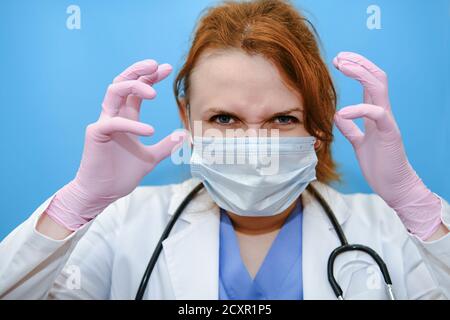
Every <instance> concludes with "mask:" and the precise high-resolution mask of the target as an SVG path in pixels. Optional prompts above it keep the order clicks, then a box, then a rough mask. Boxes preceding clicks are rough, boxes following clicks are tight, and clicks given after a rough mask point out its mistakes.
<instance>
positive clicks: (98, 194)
mask: <svg viewBox="0 0 450 320" xmlns="http://www.w3.org/2000/svg"><path fill="white" fill-rule="evenodd" d="M171 71H172V67H171V66H170V65H168V64H161V65H158V64H157V63H156V62H155V61H154V60H144V61H140V62H138V63H136V64H134V65H132V66H131V67H129V68H128V69H126V70H125V71H124V72H122V73H121V74H120V75H119V76H117V77H116V78H115V79H114V81H113V83H112V84H111V85H109V87H108V90H107V91H106V94H105V98H104V100H103V104H102V111H101V114H100V117H99V119H98V121H97V122H95V123H92V124H90V125H88V126H87V128H86V135H85V144H84V151H83V156H82V159H81V164H80V166H79V169H78V172H77V174H76V177H75V179H74V180H72V181H71V182H70V183H68V184H67V185H65V186H64V187H63V188H62V189H60V190H59V191H58V192H57V193H56V195H55V197H54V198H53V199H52V202H51V203H50V205H49V207H48V208H47V210H46V214H47V215H48V216H49V217H50V218H51V219H52V220H54V221H55V222H57V223H58V224H59V225H62V226H64V227H65V228H66V229H69V230H71V231H74V230H76V229H78V228H79V227H81V226H82V225H84V224H85V223H87V222H88V221H90V220H92V219H93V218H95V217H96V216H97V215H98V214H99V213H101V212H102V211H103V209H105V208H106V207H107V206H108V205H109V204H111V203H112V202H114V201H116V200H117V199H119V198H121V197H123V196H125V195H127V194H129V193H130V192H132V191H133V190H134V189H135V188H136V187H137V186H138V184H139V182H140V181H141V179H142V178H143V177H144V176H145V175H147V174H148V173H149V172H150V171H151V170H152V169H153V168H154V167H155V166H156V165H157V164H158V163H159V162H160V161H161V160H163V159H164V158H166V157H167V156H169V155H170V154H171V152H172V151H173V150H174V148H176V147H178V146H179V145H180V144H181V143H182V141H183V140H184V138H185V136H186V134H185V133H183V132H179V131H175V132H173V133H172V134H170V135H169V136H167V137H165V138H164V139H162V140H161V141H160V142H158V143H156V144H154V145H151V146H147V145H144V144H143V143H141V142H140V141H139V136H151V135H152V134H153V132H154V130H153V128H152V127H151V126H150V125H147V124H144V123H142V122H139V113H140V106H141V102H142V99H154V98H155V96H156V91H155V90H154V89H153V87H152V85H153V84H155V83H157V82H159V81H161V80H163V79H164V78H166V77H167V76H168V75H169V74H170V72H171Z"/></svg>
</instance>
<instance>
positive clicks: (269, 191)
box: [191, 137, 317, 216]
mask: <svg viewBox="0 0 450 320" xmlns="http://www.w3.org/2000/svg"><path fill="white" fill-rule="evenodd" d="M193 142H194V143H193V144H194V148H193V152H192V157H191V173H192V176H193V177H197V178H199V179H200V180H201V181H203V184H204V185H205V188H206V189H207V191H208V193H209V194H210V196H211V197H212V199H213V200H214V201H215V202H216V203H217V205H218V206H219V207H221V208H223V209H225V210H227V211H230V212H232V213H235V214H238V215H241V216H272V215H276V214H279V213H281V212H282V211H284V210H286V209H287V208H288V207H289V206H290V205H291V204H292V203H293V202H294V201H295V200H296V199H298V197H299V196H300V194H301V193H302V192H303V191H304V190H305V188H306V187H307V186H308V184H309V183H310V182H311V181H313V180H315V179H316V170H315V168H316V164H317V156H316V153H315V150H314V143H315V138H314V137H279V138H278V137H277V138H275V139H274V138H267V137H262V138H261V137H259V138H258V137H234V138H216V137H194V140H193ZM238 159H239V160H241V162H239V161H238Z"/></svg>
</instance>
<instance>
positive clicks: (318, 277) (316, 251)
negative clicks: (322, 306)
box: [302, 181, 357, 300]
mask: <svg viewBox="0 0 450 320" xmlns="http://www.w3.org/2000/svg"><path fill="white" fill-rule="evenodd" d="M312 185H313V186H314V187H315V188H316V189H317V191H318V192H319V193H320V194H321V195H322V197H323V198H324V199H325V201H326V202H327V203H328V205H329V206H330V208H331V209H332V210H333V212H334V214H335V216H336V218H337V220H338V222H339V224H340V225H341V226H343V224H344V223H345V222H346V220H347V219H348V218H349V216H350V211H349V208H348V206H347V204H346V203H345V201H344V199H343V198H342V196H341V195H340V194H339V193H338V192H337V191H335V190H334V189H332V188H331V187H328V186H327V185H325V184H323V183H320V182H317V181H316V182H313V183H312ZM302 201H303V229H302V236H303V242H302V243H303V248H302V249H303V261H302V263H303V265H302V266H303V296H304V299H305V300H311V299H336V296H335V295H334V292H333V290H332V289H331V287H330V284H329V282H328V275H327V263H328V257H329V256H330V253H331V252H332V251H333V250H334V249H335V248H336V247H338V246H339V245H340V242H339V238H338V237H337V234H336V232H335V230H334V228H333V226H332V224H331V222H330V221H329V219H328V217H327V215H326V213H325V211H324V210H323V208H322V207H321V205H320V204H319V202H318V201H317V200H316V199H315V198H314V197H313V196H312V195H311V194H310V193H309V192H308V191H305V192H303V194H302ZM349 241H351V239H349ZM356 255H357V253H356V252H354V251H351V252H346V253H345V258H344V254H343V255H342V259H339V258H338V259H336V261H335V267H334V274H335V276H336V279H337V281H338V283H339V284H340V286H341V288H342V290H343V292H344V296H345V293H346V291H347V287H348V285H349V283H350V278H351V274H350V273H348V272H347V273H345V274H344V275H343V276H339V274H340V272H339V270H341V268H342V266H343V264H344V263H345V261H352V259H354V258H355V257H356ZM340 258H341V257H340Z"/></svg>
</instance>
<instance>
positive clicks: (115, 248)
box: [0, 0, 450, 299]
mask: <svg viewBox="0 0 450 320" xmlns="http://www.w3.org/2000/svg"><path fill="white" fill-rule="evenodd" d="M333 63H334V66H335V67H336V68H337V69H338V70H340V71H341V72H343V73H344V74H345V75H347V76H349V77H350V78H353V79H356V80H358V81H359V82H360V83H361V84H362V86H363V88H364V93H365V94H364V101H363V103H361V104H359V105H355V106H348V107H345V108H343V109H341V110H340V111H338V112H336V93H335V89H334V86H333V83H332V80H331V77H330V73H329V70H327V67H326V65H325V63H324V61H323V60H322V58H321V55H320V52H319V48H318V45H317V40H316V38H315V35H314V30H313V28H312V26H311V25H310V24H309V22H308V21H307V20H306V19H305V18H304V17H303V16H302V15H301V14H300V13H299V12H298V11H296V10H295V8H294V7H293V6H291V5H290V4H289V3H287V2H285V1H281V0H260V1H257V0H255V1H244V2H225V3H222V4H219V5H218V6H216V7H213V8H210V9H209V10H208V11H207V12H206V13H205V14H204V15H203V17H202V18H201V20H200V21H199V23H198V26H197V28H196V30H195V36H194V38H193V43H192V46H191V48H190V50H189V53H188V55H187V58H186V61H185V63H184V65H183V67H182V68H181V70H180V71H179V73H178V75H177V77H176V79H175V83H174V91H175V97H176V100H177V103H178V107H179V111H180V116H181V118H182V120H183V122H184V125H185V128H186V129H187V131H189V135H188V134H187V133H186V131H185V132H184V133H180V132H175V133H173V134H171V135H170V136H168V137H166V138H165V139H163V140H162V141H160V142H159V143H157V144H155V145H152V146H147V145H144V144H142V143H141V142H140V141H139V139H138V137H139V136H150V135H152V133H153V128H152V127H151V126H149V125H147V124H144V123H142V122H139V113H140V104H141V101H142V100H143V99H153V98H154V97H155V95H156V92H155V90H154V88H153V85H154V84H156V83H157V82H159V81H161V80H163V79H164V78H166V77H167V76H168V75H169V73H170V72H171V70H172V68H171V66H170V65H168V64H158V63H156V62H155V61H153V60H145V61H141V62H138V63H136V64H134V65H132V66H131V67H129V68H128V69H126V70H125V71H124V72H123V73H121V74H120V75H119V76H117V77H116V78H115V79H114V81H113V83H112V84H111V85H110V86H109V87H108V90H107V92H106V95H105V99H104V102H103V105H102V110H101V114H100V118H99V120H98V121H97V122H95V123H93V124H91V125H89V126H88V127H87V129H86V137H85V147H84V152H83V157H82V160H81V165H80V167H79V170H78V172H77V175H76V177H75V178H74V179H73V180H72V181H71V182H70V183H68V184H67V185H66V186H64V187H63V188H62V189H61V190H59V191H57V192H56V193H55V194H54V195H53V196H52V197H51V198H49V199H48V200H47V201H46V202H45V203H43V204H42V205H41V206H40V207H39V208H38V209H37V210H36V211H35V212H34V213H33V215H32V216H31V217H30V218H29V219H28V220H27V221H26V222H24V223H23V224H22V225H20V226H19V227H18V228H17V229H16V230H14V231H13V232H12V233H11V234H10V235H9V236H8V237H7V238H6V239H5V240H4V241H3V242H2V243H1V245H0V297H2V298H10V299H13V298H48V297H50V298H69V299H72V298H74V299H109V298H112V299H117V298H124V299H131V298H134V297H137V298H145V299H334V298H336V296H337V297H338V298H342V297H343V298H347V299H388V298H390V297H392V296H393V295H395V296H396V297H398V298H401V299H424V298H427V299H439V298H441V299H445V298H448V297H449V296H450V274H449V273H450V260H449V258H450V237H449V236H448V227H449V223H450V207H449V206H448V204H447V202H446V201H445V200H443V199H441V198H440V197H438V196H437V195H436V194H434V193H433V192H431V191H430V190H429V189H428V188H427V187H426V186H425V185H424V183H423V182H422V181H421V180H420V179H419V177H418V176H417V174H416V173H415V171H414V170H413V168H412V167H411V165H410V163H409V162H408V160H407V157H406V154H405V151H404V148H403V144H402V140H401V135H400V132H399V130H398V127H397V125H396V123H395V120H394V117H393V114H392V112H391V106H390V103H389V98H388V89H387V77H386V74H385V73H384V72H383V71H382V70H380V69H379V68H378V67H377V66H376V65H374V64H373V63H371V62H370V61H368V60H366V59H365V58H364V57H362V56H360V55H358V54H354V53H349V52H344V53H340V54H339V55H338V56H337V57H336V58H335V59H334V61H333ZM356 118H364V126H365V130H364V133H363V132H361V131H360V129H359V128H358V127H357V126H356V125H355V124H354V122H353V121H352V119H356ZM333 123H335V124H336V125H337V127H338V128H339V129H340V131H341V132H342V134H343V135H344V136H345V137H347V138H348V140H349V141H350V142H351V144H352V145H353V147H354V150H355V153H356V155H357V158H358V161H359V164H360V166H361V169H362V172H363V174H364V176H365V178H366V179H367V181H368V183H369V185H370V186H371V187H372V189H373V190H374V192H375V193H376V194H373V195H364V194H353V195H344V194H341V193H339V192H337V191H336V190H334V189H333V188H332V187H330V185H329V184H330V183H331V182H332V181H335V180H338V179H339V176H338V174H337V173H336V170H335V164H334V162H333V159H332V155H331V143H332V140H333V134H332V127H333ZM188 136H189V137H190V138H191V139H186V137H188ZM182 141H187V142H188V143H189V142H191V143H192V155H191V158H190V163H191V168H192V170H191V171H192V175H193V178H192V179H189V180H187V181H185V182H183V183H181V184H176V185H167V186H159V187H147V186H146V187H137V186H138V184H139V182H140V181H141V179H142V178H143V177H144V176H145V175H146V174H147V173H149V172H150V171H151V170H152V169H153V168H154V167H155V166H156V165H157V164H158V163H159V162H160V161H161V160H163V159H164V158H166V157H168V156H170V155H171V154H172V158H173V159H175V158H174V156H173V155H174V154H176V153H174V152H173V151H174V150H175V149H176V148H177V147H179V145H180V144H181V143H182ZM188 145H189V146H190V144H188ZM262 150H270V153H263V152H262ZM185 151H186V150H185ZM187 151H190V148H188V150H187ZM167 226H169V227H170V228H169V229H168V228H167ZM165 230H166V231H165ZM352 243H357V244H358V245H359V246H353V247H352V246H351V244H352ZM336 248H340V249H339V250H338V251H339V252H341V253H342V257H340V258H339V259H336V260H335V261H334V264H332V265H331V268H330V266H328V267H327V264H328V261H329V256H330V254H332V252H333V254H332V259H331V260H330V261H331V262H333V259H334V258H335V256H334V255H335V254H336V253H339V252H337V251H335V249H336ZM350 249H357V250H350ZM150 258H152V259H151V261H150V263H149V259H150ZM383 261H384V262H383ZM387 273H388V274H387ZM144 274H145V276H144V277H143V275H144ZM389 275H390V277H389ZM77 279H78V286H77ZM79 280H81V281H79ZM384 282H386V283H387V284H388V289H386V288H385V283H384ZM391 284H392V286H391ZM74 286H77V287H75V288H74Z"/></svg>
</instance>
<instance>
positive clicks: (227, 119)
mask: <svg viewBox="0 0 450 320" xmlns="http://www.w3.org/2000/svg"><path fill="white" fill-rule="evenodd" d="M210 121H211V122H215V123H218V124H222V125H227V124H232V123H234V119H233V117H232V116H230V115H227V114H218V115H215V116H213V117H212V118H211V119H210Z"/></svg>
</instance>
